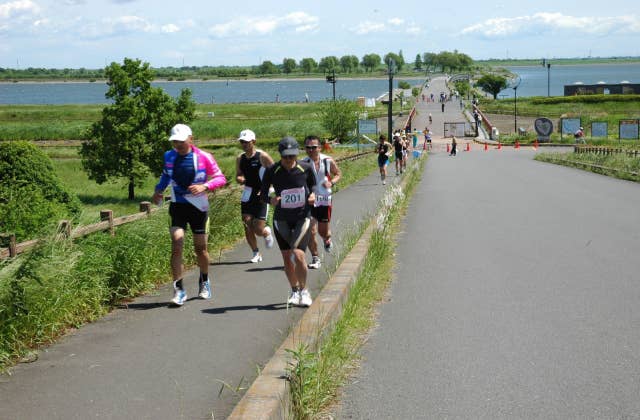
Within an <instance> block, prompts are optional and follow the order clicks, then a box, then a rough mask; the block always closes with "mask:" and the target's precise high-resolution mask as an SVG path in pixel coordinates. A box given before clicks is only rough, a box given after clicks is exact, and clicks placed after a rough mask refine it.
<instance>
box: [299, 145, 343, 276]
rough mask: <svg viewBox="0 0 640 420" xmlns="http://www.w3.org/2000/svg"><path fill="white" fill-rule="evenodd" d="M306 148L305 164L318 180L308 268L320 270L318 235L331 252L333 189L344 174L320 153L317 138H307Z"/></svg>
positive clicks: (328, 158) (312, 209)
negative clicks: (330, 223)
mask: <svg viewBox="0 0 640 420" xmlns="http://www.w3.org/2000/svg"><path fill="white" fill-rule="evenodd" d="M304 148H305V150H306V151H307V155H308V156H307V157H306V158H304V159H303V162H307V163H308V164H309V165H311V169H312V170H313V174H314V176H315V180H316V186H315V190H314V192H315V196H316V199H315V204H314V206H313V207H312V208H311V216H312V219H311V239H310V241H309V250H310V251H311V263H309V266H308V267H309V268H320V264H321V263H320V256H319V254H318V242H316V233H319V234H320V237H321V238H322V240H323V243H324V250H325V251H326V252H331V247H332V242H331V230H330V227H329V222H331V207H332V197H331V192H332V191H331V189H332V188H333V186H335V185H336V183H337V182H338V181H339V180H340V176H341V175H342V173H341V172H340V168H338V165H336V162H335V161H334V160H333V158H331V157H330V156H328V155H325V154H322V153H320V139H319V138H318V137H317V136H307V137H306V138H305V140H304Z"/></svg>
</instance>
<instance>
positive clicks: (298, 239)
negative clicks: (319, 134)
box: [260, 137, 316, 306]
mask: <svg viewBox="0 0 640 420" xmlns="http://www.w3.org/2000/svg"><path fill="white" fill-rule="evenodd" d="M278 151H279V152H280V161H279V162H277V163H275V164H274V165H272V166H271V167H269V169H267V171H266V172H265V174H264V178H263V179H262V188H261V190H260V197H261V199H262V200H263V201H264V202H267V200H268V201H269V202H270V204H271V205H272V206H274V208H275V210H274V213H273V233H274V235H275V237H276V241H277V242H278V246H279V247H280V252H281V253H282V260H283V262H284V272H285V275H286V276H287V280H288V281H289V285H290V286H291V293H290V294H289V298H288V299H287V304H289V305H295V306H311V303H312V299H311V294H310V293H309V291H308V290H307V264H306V261H305V255H304V254H305V251H306V250H307V246H308V244H309V239H310V237H311V206H313V204H314V202H315V194H314V192H313V189H314V187H315V186H316V180H315V177H314V175H313V170H312V169H311V166H310V165H309V164H308V163H306V162H302V161H298V160H297V157H298V154H299V149H298V142H297V141H296V139H294V138H293V137H284V138H283V139H282V140H280V143H278ZM272 186H273V189H274V191H275V194H274V195H273V196H272V197H269V189H270V188H271V187H272Z"/></svg>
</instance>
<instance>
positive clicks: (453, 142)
mask: <svg viewBox="0 0 640 420" xmlns="http://www.w3.org/2000/svg"><path fill="white" fill-rule="evenodd" d="M457 146H458V142H457V141H456V138H455V137H452V138H451V153H449V156H455V155H456V154H457V150H456V147H457Z"/></svg>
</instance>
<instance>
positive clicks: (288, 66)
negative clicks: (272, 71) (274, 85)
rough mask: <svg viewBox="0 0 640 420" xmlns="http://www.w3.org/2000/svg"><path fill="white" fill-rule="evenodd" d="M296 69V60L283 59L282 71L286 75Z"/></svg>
mask: <svg viewBox="0 0 640 420" xmlns="http://www.w3.org/2000/svg"><path fill="white" fill-rule="evenodd" d="M295 69H296V60H294V59H293V58H285V59H284V60H282V71H284V72H285V73H286V74H290V73H291V72H293V71H294V70H295Z"/></svg>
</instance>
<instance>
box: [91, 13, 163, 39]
mask: <svg viewBox="0 0 640 420" xmlns="http://www.w3.org/2000/svg"><path fill="white" fill-rule="evenodd" d="M157 30H158V28H157V27H156V26H155V25H152V24H151V23H149V21H147V20H146V19H144V18H141V17H139V16H119V17H115V18H106V19H103V20H101V21H97V22H95V21H94V22H89V23H87V24H85V25H83V26H82V27H81V29H80V30H79V31H80V33H81V36H82V37H83V38H84V37H87V38H92V39H99V38H106V37H114V36H121V35H130V34H134V33H148V32H155V31H157ZM160 30H161V29H160Z"/></svg>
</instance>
